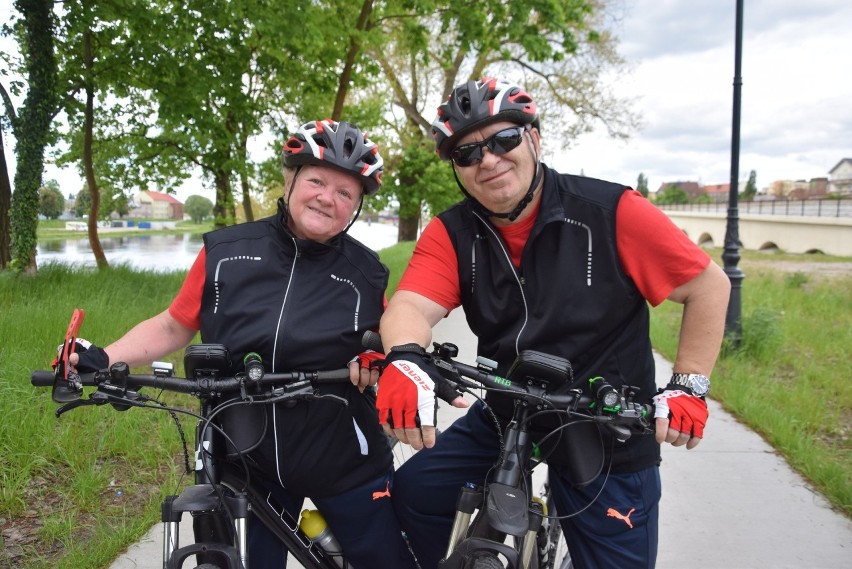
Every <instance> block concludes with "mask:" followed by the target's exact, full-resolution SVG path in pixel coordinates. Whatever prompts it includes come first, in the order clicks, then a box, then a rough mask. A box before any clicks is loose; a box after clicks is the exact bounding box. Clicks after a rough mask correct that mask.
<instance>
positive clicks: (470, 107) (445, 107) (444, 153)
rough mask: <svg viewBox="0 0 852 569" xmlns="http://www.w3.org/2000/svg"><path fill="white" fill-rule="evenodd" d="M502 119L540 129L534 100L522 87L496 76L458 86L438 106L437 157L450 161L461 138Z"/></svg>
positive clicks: (434, 126)
mask: <svg viewBox="0 0 852 569" xmlns="http://www.w3.org/2000/svg"><path fill="white" fill-rule="evenodd" d="M501 120H506V121H510V122H513V123H516V124H519V125H527V124H532V125H533V126H534V127H536V128H538V127H539V120H538V112H537V110H536V106H535V101H534V100H533V98H532V97H531V96H530V95H529V94H528V93H527V92H526V91H524V90H523V89H522V88H521V87H520V86H518V85H515V84H514V83H510V82H508V81H504V80H502V79H495V78H493V77H484V78H482V79H480V80H479V81H468V82H466V83H464V84H462V85H459V86H458V87H456V88H455V89H453V91H452V93H450V96H449V97H448V98H447V101H446V102H445V103H443V104H442V105H441V106H439V107H438V116H436V117H435V120H434V121H432V136H433V137H434V138H435V150H436V152H437V153H438V156H440V158H441V160H449V158H450V151H451V150H452V149H453V148H454V147H455V145H456V142H458V140H459V139H460V138H462V137H463V136H464V135H466V134H467V133H469V132H471V131H472V130H476V129H477V128H480V127H483V126H485V125H488V124H491V123H494V122H498V121H501Z"/></svg>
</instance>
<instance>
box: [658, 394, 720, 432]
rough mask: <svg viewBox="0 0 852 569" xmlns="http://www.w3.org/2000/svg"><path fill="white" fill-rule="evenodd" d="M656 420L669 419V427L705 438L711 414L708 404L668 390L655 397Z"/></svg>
mask: <svg viewBox="0 0 852 569" xmlns="http://www.w3.org/2000/svg"><path fill="white" fill-rule="evenodd" d="M654 406H655V411H654V418H656V419H668V420H669V427H671V428H672V429H674V430H676V431H680V432H681V433H689V434H691V435H692V436H694V437H699V438H702V437H704V425H706V424H707V417H708V416H709V414H710V412H709V411H708V410H707V402H706V401H704V399H702V398H700V397H696V396H694V395H690V394H689V393H687V392H685V391H681V390H679V389H666V390H664V391H662V392H660V393H658V394H657V395H655V396H654Z"/></svg>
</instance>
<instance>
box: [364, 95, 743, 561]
mask: <svg viewBox="0 0 852 569" xmlns="http://www.w3.org/2000/svg"><path fill="white" fill-rule="evenodd" d="M432 132H433V134H434V137H435V143H436V148H437V152H438V155H439V156H440V157H441V158H442V159H443V160H450V161H451V163H452V168H453V173H454V175H455V177H456V182H457V183H458V186H459V188H460V189H461V191H462V193H463V194H464V195H465V198H466V199H465V200H464V201H462V202H461V203H459V204H458V205H456V206H454V207H452V208H450V209H449V210H447V211H445V212H443V213H441V214H439V215H438V216H437V217H436V218H434V219H433V220H432V221H431V222H430V223H429V224H428V226H427V227H426V229H425V230H424V232H423V234H422V235H421V237H420V239H419V241H418V243H417V246H416V248H415V250H414V254H413V255H412V258H411V262H410V264H409V266H408V268H407V270H406V272H405V274H404V275H403V277H402V280H401V282H400V284H399V287H398V289H397V291H396V293H395V294H394V296H393V297H392V298H391V300H390V303H389V306H388V308H387V310H386V311H385V314H384V316H383V317H382V320H381V335H382V341H383V344H384V346H385V347H386V349H388V351H387V355H386V361H387V362H388V364H387V366H386V368H385V370H384V372H383V374H382V377H381V379H380V382H379V386H380V387H379V393H378V400H377V403H376V405H377V407H378V410H379V419H380V422H381V423H382V424H383V426H384V427H385V430H386V431H387V432H389V433H392V434H393V435H395V436H396V437H398V438H399V439H400V440H401V441H403V442H407V443H409V444H411V445H412V446H413V447H415V448H423V450H422V451H421V452H419V453H417V454H416V455H415V456H414V457H412V458H411V459H410V460H409V461H408V462H407V463H406V464H405V465H403V467H402V468H401V469H400V470H399V471H398V472H397V474H396V478H395V484H394V489H395V507H396V508H397V512H398V515H399V517H400V521H401V523H402V525H403V527H404V529H405V530H406V533H407V535H408V537H409V539H410V542H411V545H412V547H413V549H414V552H415V554H416V555H417V558H418V561H419V563H420V565H421V567H422V568H423V569H431V568H434V567H436V566H437V564H438V562H439V560H440V558H441V555H442V553H443V552H444V551H446V545H447V539H448V536H449V533H450V528H451V525H452V519H453V513H454V511H455V501H456V497H457V493H458V490H459V488H460V487H461V486H462V485H463V484H465V483H468V482H473V483H475V484H482V483H483V481H484V480H485V478H486V476H488V471H489V469H490V467H491V466H492V465H493V463H494V461H495V459H496V457H497V455H498V453H499V452H500V448H499V441H498V439H497V437H496V435H495V428H494V426H493V423H492V421H491V418H490V417H489V416H488V415H486V413H485V411H484V410H483V405H482V403H481V402H477V403H475V404H474V405H473V406H471V408H470V409H469V410H468V411H467V413H466V414H465V415H464V416H463V417H462V418H460V419H458V420H457V421H456V422H455V423H454V424H453V425H452V426H451V427H450V428H449V429H447V430H446V431H444V432H443V433H442V434H441V436H440V437H439V438H438V440H437V442H436V439H435V428H434V425H435V415H436V405H435V397H434V393H433V391H434V387H435V386H436V382H437V385H438V386H440V375H439V374H438V372H437V370H436V369H435V368H434V366H432V365H431V364H430V362H429V361H428V360H427V359H426V358H424V356H423V354H424V351H423V348H424V347H427V346H429V344H430V342H431V337H432V332H431V330H432V327H433V326H434V325H435V324H436V323H437V322H439V321H440V320H441V319H442V318H443V317H444V316H446V315H447V314H448V313H449V312H450V311H451V310H453V309H454V308H457V307H459V306H461V307H462V308H463V309H464V313H465V316H466V318H467V322H468V324H469V326H470V328H471V330H472V331H473V333H474V334H475V335H476V336H477V339H478V354H479V355H482V356H485V357H487V358H490V359H492V360H494V361H496V362H497V363H498V370H497V371H498V373H499V374H500V375H502V376H504V377H505V376H506V375H507V372H508V369H509V366H510V365H511V364H512V362H513V361H514V360H515V358H516V356H517V355H518V354H519V353H520V352H521V351H523V350H537V351H540V352H544V353H547V354H553V355H555V356H559V357H562V358H565V359H567V360H569V361H570V362H571V364H572V366H573V379H574V380H575V381H574V382H573V383H571V384H570V385H565V386H564V388H565V389H567V388H582V389H584V390H586V391H589V380H590V379H591V378H594V377H597V376H603V377H605V378H606V380H607V381H608V382H609V383H611V384H612V385H614V386H615V387H619V386H622V385H629V386H635V387H636V388H638V389H639V393H640V395H639V398H640V399H642V398H644V399H645V400H647V401H649V402H650V401H651V400H652V399H653V401H654V403H655V404H656V412H655V416H656V418H657V419H656V440H655V439H654V438H652V437H641V436H637V437H632V438H630V439H629V440H628V441H627V442H626V443H624V444H621V443H618V442H617V441H615V440H614V439H613V438H612V437H611V436H609V435H607V434H606V433H599V432H598V431H597V430H596V428H594V427H591V431H590V430H589V429H588V428H585V427H582V425H583V424H585V425H586V426H587V427H588V425H590V423H580V424H572V425H571V427H570V428H567V429H563V430H562V431H561V432H562V433H563V434H562V436H561V437H560V438H559V441H558V443H556V444H551V445H550V446H545V448H544V449H543V450H544V452H545V454H546V456H547V462H548V465H549V466H550V468H549V472H550V479H551V483H552V487H553V488H554V497H555V499H556V505H557V508H558V510H559V512H560V513H561V514H562V515H568V516H570V517H569V518H566V519H563V520H562V524H563V527H564V530H565V532H564V533H565V536H566V539H567V541H568V545H569V548H570V550H571V555H572V559H573V562H574V567H577V568H590V567H591V568H599V567H613V568H614V567H632V568H639V567H653V566H654V564H655V562H656V551H657V525H658V503H659V498H660V492H661V490H660V477H659V471H658V470H659V469H658V466H659V463H660V444H661V443H663V442H667V443H671V444H673V445H675V446H681V445H685V446H686V447H687V448H694V447H695V446H696V445H697V444H698V443H699V442H700V440H701V438H702V437H703V428H704V424H705V422H706V420H707V406H706V403H705V402H704V399H703V395H705V394H706V392H707V389H708V388H709V381H708V380H707V377H708V376H709V375H710V373H711V371H712V369H713V366H714V364H715V361H716V357H717V356H718V353H719V348H720V345H721V341H722V336H723V331H724V321H725V313H726V306H727V302H728V296H729V292H730V284H729V281H728V278H727V276H726V275H725V274H724V272H723V271H722V270H721V268H720V267H719V266H718V265H716V264H715V263H713V262H712V261H711V260H710V258H709V256H708V255H707V254H706V253H704V252H703V251H702V250H701V249H700V248H699V247H697V246H696V245H694V244H693V243H691V242H690V241H689V239H688V238H686V236H685V235H684V234H683V232H682V231H680V230H679V229H678V228H677V227H676V226H674V225H673V224H672V223H671V221H669V219H668V218H667V217H666V216H665V214H663V213H662V212H660V211H659V210H658V209H657V208H655V207H654V206H653V205H651V204H650V203H649V202H648V201H647V200H645V199H644V198H643V197H642V196H641V194H639V193H638V192H635V191H633V190H632V189H630V188H628V187H626V186H623V185H618V184H613V183H610V182H605V181H601V180H595V179H591V178H586V177H582V176H570V175H565V174H560V173H557V172H555V171H553V170H551V169H549V168H548V167H547V166H545V165H544V164H542V163H541V161H540V157H541V133H540V130H539V116H538V114H537V111H536V105H535V101H534V100H533V98H532V97H531V96H530V95H529V94H527V93H526V92H525V91H524V90H523V89H522V88H521V87H519V86H517V85H514V84H512V83H511V82H508V81H502V80H499V79H483V80H481V81H468V82H466V83H464V84H462V85H459V86H458V87H456V88H455V89H454V90H453V91H452V93H451V94H450V96H449V98H448V99H447V101H446V102H445V103H444V104H442V105H441V106H440V107H439V108H438V115H437V117H436V118H435V120H434V122H433V123H432ZM666 299H668V300H672V301H674V302H678V303H681V304H683V307H684V308H683V319H682V323H681V330H680V343H679V347H678V352H677V357H676V359H675V362H674V371H675V372H676V373H675V375H674V376H673V377H672V380H671V381H670V383H669V384H668V385H667V386H666V387H665V388H664V389H662V390H660V391H659V392H658V390H657V388H656V385H655V373H654V360H653V355H652V349H651V342H650V338H649V330H648V328H649V311H648V304H649V303H650V304H651V305H654V306H655V305H657V304H659V303H661V302H662V301H663V300H666ZM566 383H568V382H567V381H566ZM559 387H560V386H555V385H551V389H554V388H559ZM449 399H452V397H449ZM486 401H487V402H488V404H489V405H490V407H491V408H492V409H493V410H494V412H495V413H496V415H497V418H498V420H499V421H501V422H504V421H505V420H506V418H507V417H509V416H511V407H510V406H511V404H512V403H511V402H510V401H507V400H505V399H504V398H501V397H500V396H499V395H495V394H489V395H488V396H487V397H486ZM453 404H454V405H455V406H457V407H466V406H467V402H465V401H464V400H463V399H462V398H457V399H455V400H454V401H453ZM577 425H580V426H579V427H578V426H577ZM530 427H531V435H532V436H533V437H534V440H540V439H538V438H536V437H538V436H540V433H543V432H547V431H548V430H550V429H552V428H553V427H554V424H553V423H549V424H548V423H547V422H543V423H539V424H536V423H533V424H532V425H530ZM548 427H549V429H548ZM552 441H553V439H551V442H552ZM601 448H603V449H604V459H605V460H602V461H601V464H602V465H603V466H600V467H598V468H597V469H594V468H593V469H592V474H591V475H589V474H588V469H587V468H583V466H588V465H589V464H594V460H595V459H594V458H593V457H594V454H595V452H600V449H601ZM578 466H580V468H578ZM578 473H584V475H583V476H581V475H580V474H578ZM584 476H585V477H584ZM613 512H617V513H619V514H620V516H617V515H614V514H613Z"/></svg>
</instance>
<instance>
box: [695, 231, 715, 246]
mask: <svg viewBox="0 0 852 569" xmlns="http://www.w3.org/2000/svg"><path fill="white" fill-rule="evenodd" d="M697 244H698V245H700V246H701V247H715V246H716V245H715V243H713V236H712V235H710V234H709V233H706V232H705V233H702V234H701V235H700V236H699V237H698V241H697Z"/></svg>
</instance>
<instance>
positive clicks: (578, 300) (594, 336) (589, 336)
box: [438, 167, 659, 471]
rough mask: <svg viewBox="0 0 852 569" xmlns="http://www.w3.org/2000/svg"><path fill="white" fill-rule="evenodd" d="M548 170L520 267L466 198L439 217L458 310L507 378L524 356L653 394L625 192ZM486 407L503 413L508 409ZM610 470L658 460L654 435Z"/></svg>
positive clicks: (627, 448)
mask: <svg viewBox="0 0 852 569" xmlns="http://www.w3.org/2000/svg"><path fill="white" fill-rule="evenodd" d="M544 168H545V175H544V186H543V190H542V201H541V207H540V210H539V213H538V217H537V219H536V221H535V223H534V226H533V229H532V232H531V233H530V236H529V239H528V241H527V243H526V245H525V246H524V249H523V254H522V258H521V266H520V267H519V268H516V267H514V266H513V264H512V262H511V258H510V255H509V252H508V248H507V247H506V245H505V243H504V242H503V240H502V238H501V237H500V235H499V233H498V232H497V230H496V229H495V228H494V226H492V225H491V223H490V222H489V221H488V220H487V218H485V217H484V216H482V215H481V214H479V213H478V212H477V209H476V207H475V206H474V204H472V203H471V202H470V201H469V200H465V201H463V202H461V203H460V204H458V205H456V206H454V207H453V208H451V209H449V210H447V211H446V212H444V213H442V214H440V215H439V216H438V217H439V218H440V219H441V221H442V222H443V223H444V225H445V226H446V228H447V232H448V234H449V236H450V240H451V241H452V243H453V247H454V249H455V254H456V256H457V258H458V266H459V282H460V286H461V299H462V306H463V308H464V311H465V314H466V316H467V320H468V324H469V325H470V328H471V330H472V331H473V333H474V334H475V335H476V336H477V338H478V340H479V348H478V349H479V351H478V354H479V355H482V356H485V357H488V358H491V359H493V360H496V361H497V362H498V363H499V366H500V368H499V372H500V373H501V374H505V373H506V372H507V371H508V368H509V366H510V365H511V364H512V362H513V361H514V359H515V357H516V356H517V355H518V353H519V352H520V351H522V350H525V349H531V350H538V351H542V352H546V353H549V354H554V355H557V356H561V357H563V358H567V359H568V360H569V361H570V362H571V364H572V367H573V369H574V378H575V380H576V382H575V383H576V384H577V385H578V386H579V385H585V386H587V384H588V380H589V378H591V377H594V376H598V375H601V376H603V377H605V378H606V379H607V380H609V382H610V383H611V384H613V385H616V386H620V385H623V384H626V385H632V386H636V387H639V388H640V389H641V392H640V393H641V395H640V399H645V400H648V401H650V398H651V397H652V396H653V394H654V393H655V392H656V387H655V382H654V359H653V354H652V351H651V342H650V338H649V335H648V326H649V314H648V306H647V302H646V300H645V299H644V297H642V295H641V294H640V292H639V290H638V289H637V288H636V286H635V285H634V283H633V282H632V280H631V279H630V278H629V277H628V276H627V275H626V274H625V273H624V270H623V268H622V265H621V262H620V260H619V255H618V250H617V246H616V221H615V212H616V208H617V206H618V201H619V199H620V198H621V196H622V194H623V193H624V192H625V191H632V190H630V189H629V188H626V187H624V186H619V185H616V184H612V183H609V182H604V181H601V180H595V179H592V178H585V177H580V176H569V175H562V174H558V173H556V172H554V171H553V170H551V169H549V168H547V167H544ZM500 399H501V398H500V397H499V396H494V397H491V398H490V399H489V402H490V403H492V404H493V405H494V406H495V408H497V409H498V411H500V413H501V414H502V415H506V416H508V415H509V414H510V409H511V407H510V406H509V404H508V403H507V402H505V401H500ZM613 456H614V460H613V470H614V471H618V470H622V471H634V470H639V469H641V468H644V467H646V466H649V465H651V464H654V463H658V461H659V445H657V444H656V442H655V441H654V440H653V437H647V436H646V437H633V438H632V439H631V440H630V441H628V443H627V444H625V445H620V446H618V447H616V449H615V451H614V455H613Z"/></svg>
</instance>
